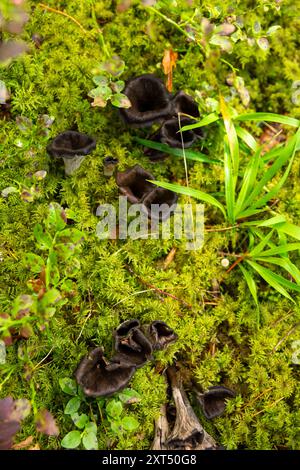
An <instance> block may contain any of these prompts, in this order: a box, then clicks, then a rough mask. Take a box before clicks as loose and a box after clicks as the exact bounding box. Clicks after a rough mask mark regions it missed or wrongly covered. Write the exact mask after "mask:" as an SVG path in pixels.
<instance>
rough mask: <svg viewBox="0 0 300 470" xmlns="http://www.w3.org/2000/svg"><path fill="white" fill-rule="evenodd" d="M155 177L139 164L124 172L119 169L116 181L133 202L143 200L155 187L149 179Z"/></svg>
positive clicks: (122, 191)
mask: <svg viewBox="0 0 300 470" xmlns="http://www.w3.org/2000/svg"><path fill="white" fill-rule="evenodd" d="M153 179H154V176H153V175H152V174H151V173H149V172H148V171H146V170H144V168H142V167H141V166H139V165H135V166H134V167H132V168H128V169H127V170H125V171H123V172H120V171H119V172H118V173H117V175H116V182H117V185H118V186H119V188H120V191H121V193H122V194H124V195H125V196H127V198H128V200H129V201H130V202H131V203H132V204H136V203H139V202H141V200H142V199H143V198H144V197H145V195H146V194H148V193H149V192H150V191H152V190H153V188H155V186H154V185H153V184H152V183H149V181H147V180H153Z"/></svg>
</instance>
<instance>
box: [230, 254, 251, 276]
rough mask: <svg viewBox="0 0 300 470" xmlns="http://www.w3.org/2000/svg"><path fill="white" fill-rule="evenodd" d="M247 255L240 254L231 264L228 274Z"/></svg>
mask: <svg viewBox="0 0 300 470" xmlns="http://www.w3.org/2000/svg"><path fill="white" fill-rule="evenodd" d="M245 257H246V255H242V256H240V257H239V258H238V259H237V260H236V261H235V262H234V263H233V264H232V265H231V266H230V268H228V269H227V271H226V274H228V273H230V271H232V270H233V268H235V267H236V266H237V265H238V264H239V263H241V262H242V261H243V259H244V258H245Z"/></svg>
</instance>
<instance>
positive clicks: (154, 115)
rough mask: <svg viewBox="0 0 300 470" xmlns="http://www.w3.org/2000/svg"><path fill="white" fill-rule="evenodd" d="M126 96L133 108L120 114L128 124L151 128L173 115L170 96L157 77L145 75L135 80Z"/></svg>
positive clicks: (129, 84) (123, 110)
mask: <svg viewBox="0 0 300 470" xmlns="http://www.w3.org/2000/svg"><path fill="white" fill-rule="evenodd" d="M124 94H125V95H126V96H127V98H129V101H130V103H131V107H130V108H127V109H121V110H120V112H121V115H122V116H123V118H124V120H125V121H126V122H127V123H128V124H132V125H135V126H138V127H143V126H151V124H153V123H154V122H157V121H160V120H162V119H166V118H167V117H168V116H170V115H171V113H172V104H171V102H170V97H169V94H168V92H167V90H166V88H165V86H164V84H163V82H162V81H161V80H160V79H159V78H157V77H156V76H155V75H152V74H144V75H141V76H139V77H136V78H133V79H132V80H130V81H129V82H128V83H127V85H126V87H125V90H124Z"/></svg>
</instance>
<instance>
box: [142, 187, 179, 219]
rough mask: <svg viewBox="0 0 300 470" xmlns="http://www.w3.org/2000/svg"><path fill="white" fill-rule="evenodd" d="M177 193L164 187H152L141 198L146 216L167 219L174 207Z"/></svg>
mask: <svg viewBox="0 0 300 470" xmlns="http://www.w3.org/2000/svg"><path fill="white" fill-rule="evenodd" d="M177 200H178V194H176V193H174V192H173V191H170V190H169V189H164V188H158V187H156V188H154V189H153V190H152V191H151V193H149V194H147V195H146V196H145V198H144V199H143V205H144V207H145V209H146V212H147V214H148V217H149V218H151V219H155V220H161V221H162V220H165V219H167V218H168V217H169V216H170V215H171V213H172V212H174V210H175V208H176V202H177Z"/></svg>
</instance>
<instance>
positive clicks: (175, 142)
mask: <svg viewBox="0 0 300 470" xmlns="http://www.w3.org/2000/svg"><path fill="white" fill-rule="evenodd" d="M189 124H192V122H191V120H190V119H188V118H181V119H180V126H179V120H178V118H177V117H175V118H172V119H168V120H167V121H165V122H164V123H163V125H162V126H161V130H160V133H161V142H162V143H164V144H168V145H169V146H170V147H177V148H182V146H183V147H184V148H189V147H191V146H192V145H193V144H194V143H195V141H196V139H197V135H196V134H195V133H194V132H193V131H185V132H182V133H181V132H180V127H181V128H182V127H184V126H187V125H189ZM181 136H182V137H181Z"/></svg>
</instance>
